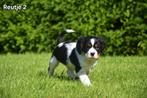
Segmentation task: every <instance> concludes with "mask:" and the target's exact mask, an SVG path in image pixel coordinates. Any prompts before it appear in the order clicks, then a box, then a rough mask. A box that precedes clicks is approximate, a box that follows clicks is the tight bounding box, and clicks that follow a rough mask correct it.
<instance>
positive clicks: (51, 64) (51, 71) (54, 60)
mask: <svg viewBox="0 0 147 98" xmlns="http://www.w3.org/2000/svg"><path fill="white" fill-rule="evenodd" d="M58 64H59V62H58V60H57V58H56V57H55V56H52V57H51V59H50V62H49V67H48V74H49V76H52V75H53V74H54V70H55V68H56V67H57V65H58Z"/></svg>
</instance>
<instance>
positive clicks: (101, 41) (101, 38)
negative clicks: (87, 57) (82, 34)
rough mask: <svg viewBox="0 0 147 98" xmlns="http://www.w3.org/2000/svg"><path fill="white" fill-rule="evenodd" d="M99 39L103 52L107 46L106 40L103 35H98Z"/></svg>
mask: <svg viewBox="0 0 147 98" xmlns="http://www.w3.org/2000/svg"><path fill="white" fill-rule="evenodd" d="M98 40H99V42H100V52H101V53H102V52H103V51H104V49H105V47H106V44H105V40H104V38H103V37H98Z"/></svg>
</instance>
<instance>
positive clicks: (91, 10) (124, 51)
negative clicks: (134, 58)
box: [0, 0, 147, 55]
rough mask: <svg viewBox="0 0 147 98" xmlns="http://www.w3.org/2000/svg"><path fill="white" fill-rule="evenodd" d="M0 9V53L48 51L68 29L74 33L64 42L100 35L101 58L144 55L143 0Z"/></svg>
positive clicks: (50, 1) (68, 0)
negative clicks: (104, 43)
mask: <svg viewBox="0 0 147 98" xmlns="http://www.w3.org/2000/svg"><path fill="white" fill-rule="evenodd" d="M4 4H6V5H12V6H14V5H16V6H24V5H26V9H25V10H22V9H21V10H18V11H16V10H6V9H4V8H3V7H4ZM0 7H1V8H0V53H8V52H14V53H24V52H28V51H33V52H50V51H52V49H53V48H54V47H55V45H56V41H57V38H58V36H59V35H60V32H61V31H62V30H64V29H66V28H71V29H74V30H76V31H77V32H75V33H72V34H70V35H67V36H66V37H65V39H66V40H72V41H75V40H76V39H77V38H79V37H80V36H89V35H94V36H103V37H104V39H105V41H106V49H105V53H104V54H105V55H147V1H146V0H24V1H23V0H13V1H12V0H2V1H1V2H0Z"/></svg>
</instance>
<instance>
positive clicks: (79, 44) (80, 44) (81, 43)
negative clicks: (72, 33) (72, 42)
mask: <svg viewBox="0 0 147 98" xmlns="http://www.w3.org/2000/svg"><path fill="white" fill-rule="evenodd" d="M84 41H85V37H83V36H82V37H80V38H79V39H78V41H77V45H76V49H77V51H78V53H79V54H81V53H82V49H83V46H84Z"/></svg>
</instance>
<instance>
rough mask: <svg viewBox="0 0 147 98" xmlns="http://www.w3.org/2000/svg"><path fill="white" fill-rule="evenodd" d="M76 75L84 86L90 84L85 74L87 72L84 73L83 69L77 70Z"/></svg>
mask: <svg viewBox="0 0 147 98" xmlns="http://www.w3.org/2000/svg"><path fill="white" fill-rule="evenodd" d="M78 76H79V78H80V81H81V82H82V83H83V84H84V85H85V86H91V82H90V80H89V78H88V76H87V74H86V73H85V71H84V70H83V69H81V70H80V71H79V72H78Z"/></svg>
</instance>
